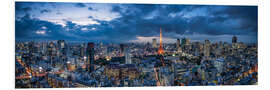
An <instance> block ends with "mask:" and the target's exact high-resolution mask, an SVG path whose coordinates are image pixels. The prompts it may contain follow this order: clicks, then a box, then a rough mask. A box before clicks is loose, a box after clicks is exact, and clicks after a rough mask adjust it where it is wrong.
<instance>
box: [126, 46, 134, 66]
mask: <svg viewBox="0 0 270 90" xmlns="http://www.w3.org/2000/svg"><path fill="white" fill-rule="evenodd" d="M125 61H126V64H131V63H132V61H131V56H130V49H129V48H128V47H125Z"/></svg>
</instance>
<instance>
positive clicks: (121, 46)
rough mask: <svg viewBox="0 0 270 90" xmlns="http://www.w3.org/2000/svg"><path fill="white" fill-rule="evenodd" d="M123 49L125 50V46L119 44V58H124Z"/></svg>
mask: <svg viewBox="0 0 270 90" xmlns="http://www.w3.org/2000/svg"><path fill="white" fill-rule="evenodd" d="M124 48H125V45H124V44H120V56H121V57H122V56H124Z"/></svg>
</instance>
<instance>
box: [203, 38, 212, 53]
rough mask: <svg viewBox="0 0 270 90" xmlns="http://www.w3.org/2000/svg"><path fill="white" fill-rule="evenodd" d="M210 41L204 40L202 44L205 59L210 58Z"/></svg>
mask: <svg viewBox="0 0 270 90" xmlns="http://www.w3.org/2000/svg"><path fill="white" fill-rule="evenodd" d="M210 45H211V43H210V41H209V40H205V42H204V56H205V57H209V56H210Z"/></svg>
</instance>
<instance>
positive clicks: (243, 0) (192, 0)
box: [15, 0, 258, 6]
mask: <svg viewBox="0 0 270 90" xmlns="http://www.w3.org/2000/svg"><path fill="white" fill-rule="evenodd" d="M15 1H35V2H88V3H91V2H94V3H141V4H197V5H198V4H199V5H252V6H254V5H258V0H15Z"/></svg>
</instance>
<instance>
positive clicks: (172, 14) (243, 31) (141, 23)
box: [16, 3, 258, 42]
mask: <svg viewBox="0 0 270 90" xmlns="http://www.w3.org/2000/svg"><path fill="white" fill-rule="evenodd" d="M16 6H17V4H16ZM75 6H76V7H86V5H85V4H81V3H79V4H75ZM88 10H90V11H93V10H96V8H93V7H91V4H90V7H88ZM16 11H25V10H24V9H20V8H19V7H18V10H17V7H16ZM111 12H113V13H118V14H119V15H120V17H118V18H116V19H113V20H110V21H102V20H98V19H96V18H94V17H93V16H89V17H88V18H90V19H92V20H94V21H97V22H98V23H99V24H93V25H78V24H76V23H72V22H71V21H67V22H66V26H65V27H61V26H60V25H56V24H54V23H50V22H46V21H42V20H37V19H29V18H24V19H25V20H23V21H16V38H30V37H32V38H35V37H38V38H49V39H58V38H64V39H72V40H97V41H107V42H127V41H130V40H136V39H137V37H138V36H142V37H153V36H159V29H160V28H162V29H163V35H164V37H168V38H179V35H189V36H192V35H193V34H194V33H196V34H203V35H205V36H207V35H209V37H210V36H218V35H227V36H228V35H253V36H254V37H257V26H258V25H257V19H258V16H257V7H256V6H206V5H205V6H204V5H196V6H195V5H159V4H151V5H148V4H114V5H113V6H112V8H111ZM17 14H20V13H17V12H16V15H17ZM44 25H46V27H48V28H47V29H48V30H52V31H51V32H50V34H47V35H43V36H42V35H36V34H34V31H35V30H37V29H39V28H41V27H42V26H44ZM31 26H34V27H31ZM48 33H49V32H48ZM254 40H255V41H257V38H254Z"/></svg>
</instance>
